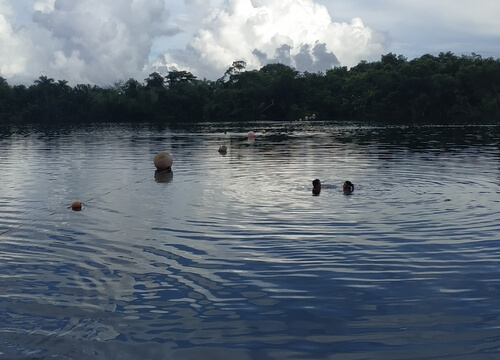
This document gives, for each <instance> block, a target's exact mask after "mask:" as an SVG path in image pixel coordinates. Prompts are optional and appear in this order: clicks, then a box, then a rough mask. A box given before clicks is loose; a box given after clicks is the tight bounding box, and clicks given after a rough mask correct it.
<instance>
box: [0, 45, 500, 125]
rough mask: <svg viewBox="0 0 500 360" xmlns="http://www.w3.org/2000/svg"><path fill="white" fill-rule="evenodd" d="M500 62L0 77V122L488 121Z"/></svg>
mask: <svg viewBox="0 0 500 360" xmlns="http://www.w3.org/2000/svg"><path fill="white" fill-rule="evenodd" d="M499 91H500V60H499V59H493V58H482V57H481V56H480V55H477V54H474V53H473V54H472V55H462V56H457V55H454V54H453V53H450V52H447V53H440V54H439V55H437V56H434V55H429V54H426V55H423V56H421V57H419V58H416V59H413V60H408V59H407V58H405V57H404V56H402V55H395V54H393V53H389V54H386V55H382V56H381V59H380V60H379V61H375V62H367V61H361V62H360V63H358V64H357V65H356V66H354V67H351V68H350V69H348V68H347V67H335V68H332V69H329V70H327V71H325V72H318V73H310V72H303V73H300V72H299V71H297V70H295V69H294V68H292V67H290V66H287V65H284V64H279V63H276V64H268V65H265V66H263V67H262V68H260V69H259V70H246V64H245V62H244V61H235V62H234V63H233V64H232V66H230V67H229V68H228V69H227V71H226V72H225V73H224V74H223V75H222V76H221V77H220V78H219V79H217V80H215V81H211V80H207V79H203V80H200V79H197V77H196V76H194V75H193V74H192V73H190V72H187V71H170V72H168V73H167V74H164V75H162V74H160V73H157V72H154V73H152V74H150V75H149V76H148V78H146V79H144V81H142V82H141V81H138V80H135V79H132V78H130V79H128V80H126V81H118V82H116V83H115V84H113V85H110V86H106V87H99V86H96V85H90V84H78V85H76V86H73V87H72V86H69V85H68V82H67V81H66V80H58V81H56V80H54V79H52V78H48V77H46V76H40V77H39V78H38V79H37V80H35V81H34V83H33V84H32V85H30V86H25V85H13V86H12V85H10V84H8V82H7V81H6V80H5V79H4V78H2V77H0V123H22V122H29V123H32V122H38V123H57V122H64V123H67V122H144V121H152V122H161V123H175V122H179V123H186V122H200V121H224V120H241V121H251V120H298V119H300V118H304V117H305V116H311V115H312V114H315V116H316V119H322V120H330V119H333V120H335V119H342V120H345V119H360V118H363V119H369V118H371V119H382V118H383V119H385V120H393V121H396V122H418V121H429V120H430V121H433V120H435V121H455V120H457V119H465V120H466V121H482V120H487V121H493V122H498V119H499V115H500V92H499Z"/></svg>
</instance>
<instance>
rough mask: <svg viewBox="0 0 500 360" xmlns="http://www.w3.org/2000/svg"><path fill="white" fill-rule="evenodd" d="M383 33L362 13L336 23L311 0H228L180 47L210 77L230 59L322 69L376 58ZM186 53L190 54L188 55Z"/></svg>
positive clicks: (254, 65) (382, 44) (253, 65)
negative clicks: (185, 44)
mask: <svg viewBox="0 0 500 360" xmlns="http://www.w3.org/2000/svg"><path fill="white" fill-rule="evenodd" d="M387 42H388V39H387V37H386V36H385V35H384V34H382V33H379V32H377V31H375V30H373V29H370V28H369V27H367V26H365V25H364V24H363V21H362V20H361V19H360V18H354V19H353V20H352V21H350V22H334V21H332V18H331V16H330V14H329V12H328V10H327V9H326V8H325V7H324V6H323V5H321V4H318V3H316V2H314V1H312V0H227V1H225V3H224V4H223V6H220V8H217V9H214V10H213V11H212V12H211V14H210V15H209V16H207V17H206V18H205V19H204V21H203V23H202V25H201V27H200V29H199V30H198V31H196V33H195V35H194V37H193V39H192V41H191V42H190V44H189V46H188V47H187V48H186V50H185V51H183V52H178V53H177V55H176V54H171V55H172V57H173V59H174V61H175V59H176V58H179V57H181V56H184V58H185V59H186V60H187V63H185V65H186V66H187V67H189V68H192V69H198V71H199V72H200V74H198V76H200V75H201V76H204V77H207V78H213V77H214V76H215V74H219V76H221V75H222V74H223V73H224V71H225V69H227V68H228V67H229V66H230V65H231V64H232V62H233V61H234V60H243V61H245V62H246V63H247V67H248V68H249V69H254V68H260V67H261V66H263V65H265V64H267V63H272V62H281V63H284V64H286V65H289V66H292V67H295V68H296V69H297V70H299V71H306V70H307V71H324V70H326V69H329V68H332V67H333V66H338V65H342V66H353V65H355V64H357V63H358V62H359V61H360V60H375V59H378V58H380V55H381V54H382V53H384V51H385V49H386V46H387ZM187 54H188V55H187Z"/></svg>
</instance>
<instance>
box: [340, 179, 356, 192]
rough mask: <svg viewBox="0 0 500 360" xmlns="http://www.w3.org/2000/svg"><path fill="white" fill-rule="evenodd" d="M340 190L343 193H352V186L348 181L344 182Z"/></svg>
mask: <svg viewBox="0 0 500 360" xmlns="http://www.w3.org/2000/svg"><path fill="white" fill-rule="evenodd" d="M342 189H343V190H344V192H353V191H354V184H353V183H352V182H350V181H349V180H346V181H344V185H342Z"/></svg>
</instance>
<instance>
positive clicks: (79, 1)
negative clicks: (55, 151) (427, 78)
mask: <svg viewBox="0 0 500 360" xmlns="http://www.w3.org/2000/svg"><path fill="white" fill-rule="evenodd" d="M499 14H500V1H499V0H481V1H477V0H437V1H436V0H433V1H430V0H418V1H414V0H0V76H1V77H3V78H5V79H7V81H8V82H9V84H17V83H24V84H31V83H33V81H34V80H35V79H37V78H38V77H39V76H41V75H45V76H48V77H51V78H54V79H56V80H60V79H64V80H68V81H69V83H70V85H76V84H79V83H89V84H97V85H100V86H105V85H112V84H113V83H115V82H117V81H120V80H127V79H129V78H134V79H136V80H139V81H141V82H142V81H143V80H144V79H145V78H146V77H147V76H148V74H150V73H152V72H153V71H159V72H160V73H162V74H165V73H166V72H167V71H170V70H187V71H190V72H192V73H193V74H194V75H195V76H197V77H198V78H200V79H203V78H207V79H210V80H215V79H217V78H219V77H221V76H222V75H223V74H224V71H225V70H226V69H227V68H228V67H229V66H231V64H232V62H233V61H235V60H243V61H245V62H246V63H247V69H259V68H260V67H262V66H263V65H265V64H267V63H273V62H281V63H284V64H287V65H290V66H292V67H294V68H296V69H297V70H299V71H305V70H307V71H311V72H316V71H324V70H326V69H329V68H331V67H333V66H338V65H341V66H353V65H356V64H357V63H358V62H359V61H360V60H367V61H376V60H379V59H380V56H381V55H382V54H387V53H389V52H393V53H395V54H397V55H404V56H406V57H407V58H408V59H412V58H415V57H419V56H421V55H423V54H426V53H430V54H435V55H437V54H438V53H439V52H441V51H443V52H446V51H451V52H453V53H455V54H457V55H462V54H466V55H469V54H471V53H472V52H475V53H477V54H480V55H482V56H483V57H494V58H500V16H499Z"/></svg>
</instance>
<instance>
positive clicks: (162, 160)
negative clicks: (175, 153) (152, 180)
mask: <svg viewBox="0 0 500 360" xmlns="http://www.w3.org/2000/svg"><path fill="white" fill-rule="evenodd" d="M173 162H174V160H173V159H172V156H170V154H169V153H167V152H161V153H159V154H157V155H156V156H155V157H154V159H153V163H154V164H155V166H156V170H158V171H165V170H171V168H172V163H173Z"/></svg>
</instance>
